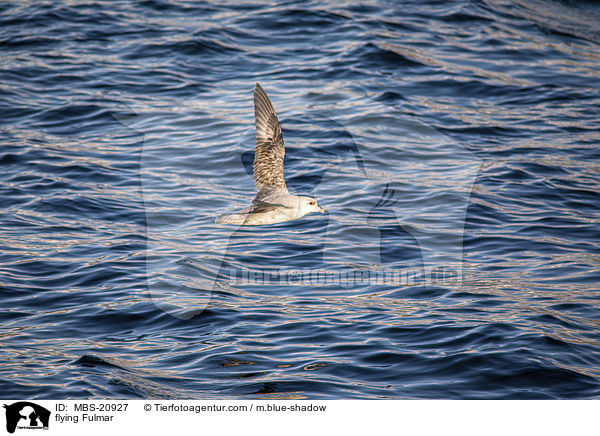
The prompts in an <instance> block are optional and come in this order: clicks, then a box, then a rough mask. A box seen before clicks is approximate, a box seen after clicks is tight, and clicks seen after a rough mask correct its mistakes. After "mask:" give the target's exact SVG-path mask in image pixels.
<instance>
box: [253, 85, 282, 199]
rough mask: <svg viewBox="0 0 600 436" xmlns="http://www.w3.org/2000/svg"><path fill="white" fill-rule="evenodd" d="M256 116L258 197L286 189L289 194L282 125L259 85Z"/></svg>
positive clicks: (255, 169) (256, 90)
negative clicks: (262, 193)
mask: <svg viewBox="0 0 600 436" xmlns="http://www.w3.org/2000/svg"><path fill="white" fill-rule="evenodd" d="M254 116H255V118H256V153H255V155H254V183H255V184H256V189H257V190H258V194H259V196H260V195H261V191H273V190H285V192H286V193H287V188H286V186H285V179H284V176H283V157H284V155H285V146H284V144H283V135H282V133H281V125H280V124H279V120H278V119H277V115H276V114H275V109H274V108H273V104H272V103H271V101H270V100H269V97H267V94H266V92H265V91H264V89H262V87H261V86H260V85H259V84H258V83H257V84H256V89H255V90H254ZM257 197H258V196H257Z"/></svg>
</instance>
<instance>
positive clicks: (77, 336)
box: [0, 0, 600, 399]
mask: <svg viewBox="0 0 600 436" xmlns="http://www.w3.org/2000/svg"><path fill="white" fill-rule="evenodd" d="M0 50H1V51H0V56H1V57H0V131H1V136H0V138H1V143H0V147H1V148H0V165H1V171H0V190H1V196H0V214H1V215H0V216H1V217H0V304H1V308H2V311H1V313H0V323H1V325H0V334H1V344H2V346H1V348H0V380H1V382H0V385H1V388H2V396H3V397H6V398H32V399H36V398H37V399H40V398H44V399H57V398H193V399H213V398H222V399H224V398H227V399H231V398H242V399H250V398H270V399H273V398H276V399H282V398H311V399H338V398H396V399H397V398H452V399H466V398H493V399H529V398H538V399H544V398H548V399H564V398H572V399H584V398H598V397H600V213H599V209H598V208H599V206H600V171H599V170H600V167H599V166H600V164H599V158H600V151H599V147H598V146H599V143H600V81H599V80H598V74H599V71H600V68H599V67H600V6H599V5H598V3H596V2H587V1H575V0H572V1H567V0H565V1H558V0H531V1H520V0H519V1H517V0H515V1H512V2H511V1H503V0H486V1H415V2H391V1H387V2H386V1H380V2H375V1H373V2H367V3H362V2H354V1H349V2H343V3H342V2H333V1H331V2H296V1H286V2H281V3H280V4H279V5H276V6H272V5H262V6H261V5H258V4H255V3H253V2H248V3H244V2H241V1H240V2H236V1H227V2H225V1H218V2H217V1H215V2H213V3H210V2H208V3H200V2H191V1H190V2H183V1H181V2H175V1H167V0H165V1H136V2H116V1H106V2H71V1H66V0H65V1H48V2H40V1H24V0H19V1H14V2H2V3H1V4H0ZM255 82H260V83H261V85H262V86H263V87H264V88H265V90H266V91H267V93H268V94H269V95H270V97H271V99H272V100H273V103H274V105H275V108H276V110H277V112H278V115H279V118H280V120H281V123H282V126H283V135H284V138H285V141H286V145H287V154H286V175H287V180H288V186H289V189H290V191H293V192H297V193H303V194H307V195H313V196H315V197H317V198H318V200H319V203H320V204H321V205H322V206H323V207H324V208H325V209H326V210H327V213H326V214H325V215H318V216H317V215H314V214H313V215H309V216H307V217H305V218H304V219H301V220H297V221H292V222H288V223H282V224H277V225H271V226H264V227H245V228H241V229H237V228H229V227H226V226H217V225H215V224H214V218H215V217H216V216H217V215H219V214H221V213H225V212H228V211H231V210H235V209H241V208H243V207H245V206H246V205H247V204H248V202H249V201H250V200H251V198H252V196H253V195H254V186H253V184H252V178H251V163H252V158H253V154H252V153H253V147H254V114H253V108H252V92H253V88H254V84H255ZM428 271H429V272H428ZM432 271H435V273H432ZM440 271H441V272H440ZM320 273H322V277H319V276H318V274H320ZM377 274H379V275H378V276H377ZM386 274H387V275H386ZM376 276H377V277H379V279H381V277H383V280H379V279H375V278H374V277H376ZM315 277H316V278H315ZM323 277H324V279H323Z"/></svg>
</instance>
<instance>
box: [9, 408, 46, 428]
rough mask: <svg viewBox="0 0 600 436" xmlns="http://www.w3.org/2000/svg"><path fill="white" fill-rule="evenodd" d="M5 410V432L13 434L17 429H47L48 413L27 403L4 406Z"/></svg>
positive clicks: (44, 409)
mask: <svg viewBox="0 0 600 436" xmlns="http://www.w3.org/2000/svg"><path fill="white" fill-rule="evenodd" d="M4 408H5V409H6V430H7V431H8V432H9V433H14V432H15V429H16V428H17V427H19V428H27V429H35V428H40V429H42V428H43V429H47V428H48V422H49V421H50V411H49V410H48V409H46V408H44V407H42V406H38V405H37V404H35V403H30V402H29V401H19V402H17V403H13V404H11V405H6V404H5V405H4Z"/></svg>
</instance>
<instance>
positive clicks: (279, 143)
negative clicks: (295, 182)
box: [215, 83, 325, 226]
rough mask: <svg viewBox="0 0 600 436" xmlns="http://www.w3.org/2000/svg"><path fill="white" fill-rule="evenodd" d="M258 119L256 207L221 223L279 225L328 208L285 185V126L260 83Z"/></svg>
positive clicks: (224, 217)
mask: <svg viewBox="0 0 600 436" xmlns="http://www.w3.org/2000/svg"><path fill="white" fill-rule="evenodd" d="M254 116H255V118H256V152H255V154H254V183H255V184H256V190H257V194H256V197H254V200H252V206H250V207H248V208H246V209H244V210H242V211H240V212H237V213H228V214H225V215H221V216H219V217H218V218H217V219H216V220H215V222H216V223H217V224H236V225H246V226H251V225H261V224H275V223H281V222H284V221H289V220H294V219H296V218H302V217H303V216H304V215H306V214H309V213H311V212H321V213H324V212H325V211H324V210H323V208H322V207H321V206H319V205H318V204H317V200H315V199H314V198H311V197H305V196H301V195H291V194H290V193H289V192H288V190H287V187H286V186H285V178H284V176H283V156H284V155H285V146H284V144H283V135H282V133H281V125H280V124H279V120H278V119H277V114H275V109H274V108H273V104H272V103H271V100H269V97H267V93H266V92H265V91H264V89H262V87H261V86H260V85H259V84H258V83H257V84H256V88H255V89H254Z"/></svg>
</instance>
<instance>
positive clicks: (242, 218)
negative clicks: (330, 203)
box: [216, 195, 324, 226]
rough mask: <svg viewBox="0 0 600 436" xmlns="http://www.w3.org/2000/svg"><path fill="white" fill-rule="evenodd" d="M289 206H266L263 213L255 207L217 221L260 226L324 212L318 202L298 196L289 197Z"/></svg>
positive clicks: (230, 214)
mask: <svg viewBox="0 0 600 436" xmlns="http://www.w3.org/2000/svg"><path fill="white" fill-rule="evenodd" d="M289 197H290V198H289V200H291V201H290V203H292V204H290V205H289V206H283V205H281V204H280V205H277V206H266V207H264V210H263V211H261V210H260V209H259V208H256V207H255V206H251V207H249V208H248V209H245V210H243V211H241V212H238V213H227V214H225V215H221V216H220V217H218V218H217V219H216V223H217V224H237V225H240V226H243V225H245V226H260V225H264V224H276V223H282V222H285V221H290V220H295V219H298V218H302V217H303V216H304V215H308V214H309V213H311V212H321V213H323V212H324V210H323V209H322V208H321V206H319V205H318V204H317V202H316V201H315V200H314V199H312V198H310V197H304V196H298V195H290V196H289Z"/></svg>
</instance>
